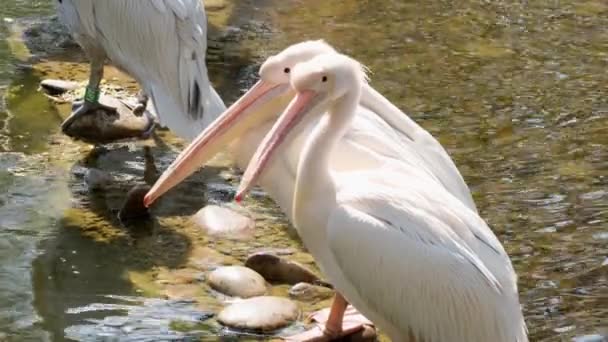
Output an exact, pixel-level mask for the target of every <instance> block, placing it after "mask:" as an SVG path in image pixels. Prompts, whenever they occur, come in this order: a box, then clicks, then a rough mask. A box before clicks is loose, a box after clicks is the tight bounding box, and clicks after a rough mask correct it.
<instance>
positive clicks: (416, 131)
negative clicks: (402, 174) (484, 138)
mask: <svg viewBox="0 0 608 342" xmlns="http://www.w3.org/2000/svg"><path fill="white" fill-rule="evenodd" d="M361 105H362V106H365V107H367V108H369V109H371V110H372V111H374V112H375V113H376V114H377V115H378V116H380V117H381V118H382V119H384V120H385V121H386V122H387V123H388V124H389V125H390V126H391V127H392V128H393V129H394V130H395V131H396V132H397V133H399V135H400V137H401V141H402V142H403V143H405V144H406V145H408V146H411V148H410V149H411V150H413V151H415V152H416V153H417V155H418V156H417V157H418V158H421V159H422V160H423V161H425V164H426V167H427V168H428V169H429V170H430V171H431V172H432V173H433V174H434V175H435V176H436V177H437V178H438V179H439V181H440V182H441V184H442V185H443V186H444V187H445V188H446V189H447V190H448V191H449V192H450V193H452V195H454V196H456V197H457V198H458V199H460V200H461V201H462V202H463V203H464V204H465V205H466V206H467V207H469V208H470V209H471V210H473V211H475V212H477V207H476V206H475V201H473V197H472V196H471V191H470V190H469V187H468V186H467V184H466V183H465V181H464V179H463V178H462V175H461V174H460V172H459V171H458V168H457V167H456V164H454V161H453V160H452V158H450V156H449V155H448V153H447V152H446V150H445V149H444V148H443V146H441V144H440V143H439V141H437V139H435V138H434V137H433V136H432V135H431V134H430V133H429V132H427V131H426V130H425V129H424V128H422V127H420V125H418V124H417V123H416V122H415V121H414V120H412V119H411V118H410V117H409V116H407V115H406V114H405V113H403V112H402V111H401V110H400V109H399V108H397V106H395V105H394V104H392V103H391V102H390V101H389V100H388V99H386V98H385V97H384V96H382V94H380V93H379V92H377V91H376V90H375V89H374V88H372V87H371V86H369V85H365V86H364V92H363V94H362V97H361ZM403 159H407V158H405V156H404V157H403Z"/></svg>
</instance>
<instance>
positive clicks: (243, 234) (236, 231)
mask: <svg viewBox="0 0 608 342" xmlns="http://www.w3.org/2000/svg"><path fill="white" fill-rule="evenodd" d="M192 220H193V221H194V222H195V223H196V224H197V225H198V226H199V227H201V228H202V229H203V230H204V231H205V232H206V233H207V234H208V235H210V236H221V237H229V238H235V239H249V238H252V237H253V235H254V227H255V223H254V221H253V220H252V219H251V218H249V217H247V216H244V215H241V214H239V213H237V212H235V211H233V210H231V209H228V208H223V207H220V206H217V205H208V206H206V207H204V208H203V209H201V210H199V211H198V212H197V213H196V214H195V215H194V216H193V217H192Z"/></svg>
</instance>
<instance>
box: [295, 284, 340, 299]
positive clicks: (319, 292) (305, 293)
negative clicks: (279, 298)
mask: <svg viewBox="0 0 608 342" xmlns="http://www.w3.org/2000/svg"><path fill="white" fill-rule="evenodd" d="M333 295H334V291H333V290H332V289H330V288H327V287H324V286H316V285H312V284H309V283H297V284H295V285H294V286H292V287H291V289H289V296H290V297H291V298H293V299H297V300H301V301H306V302H320V301H323V300H326V299H329V298H331V297H332V296H333Z"/></svg>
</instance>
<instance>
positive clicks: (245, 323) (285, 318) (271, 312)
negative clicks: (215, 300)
mask: <svg viewBox="0 0 608 342" xmlns="http://www.w3.org/2000/svg"><path fill="white" fill-rule="evenodd" d="M299 316H300V310H299V308H298V306H297V305H296V304H295V303H294V302H292V301H291V300H289V299H287V298H281V297H271V296H264V297H254V298H249V299H245V300H243V301H239V302H237V303H234V304H232V305H230V306H228V307H226V308H224V310H222V311H221V312H220V313H219V315H218V317H217V319H218V321H219V322H220V323H221V324H223V325H226V326H228V327H230V328H234V329H242V330H253V331H262V332H268V331H273V330H276V329H280V328H283V327H285V326H287V325H289V324H291V323H292V322H294V321H295V320H296V319H298V317H299Z"/></svg>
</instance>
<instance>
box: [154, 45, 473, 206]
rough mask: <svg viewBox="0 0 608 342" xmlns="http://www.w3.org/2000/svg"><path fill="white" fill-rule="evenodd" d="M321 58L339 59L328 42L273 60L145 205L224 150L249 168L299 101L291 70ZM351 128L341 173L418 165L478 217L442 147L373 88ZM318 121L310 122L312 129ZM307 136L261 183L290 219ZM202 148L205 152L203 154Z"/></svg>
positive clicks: (338, 159)
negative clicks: (292, 102) (295, 99)
mask: <svg viewBox="0 0 608 342" xmlns="http://www.w3.org/2000/svg"><path fill="white" fill-rule="evenodd" d="M323 53H335V50H334V49H333V48H332V47H331V46H329V45H328V44H327V43H325V42H323V41H321V40H317V41H306V42H303V43H299V44H295V45H292V46H290V47H288V48H287V49H285V50H283V51H282V52H281V53H279V54H277V55H275V56H271V57H269V58H268V59H267V60H266V62H265V63H264V64H263V65H262V66H261V68H260V78H261V79H260V81H259V82H258V83H257V84H256V85H255V86H254V87H253V88H252V89H250V90H249V91H248V92H247V93H246V94H245V95H243V97H241V99H239V100H238V101H237V102H235V103H234V104H233V105H232V106H231V107H230V108H228V110H226V112H224V114H222V116H221V117H219V118H218V119H217V120H218V121H216V124H214V125H213V127H208V129H206V130H205V132H203V133H202V134H201V135H199V136H198V137H197V138H196V139H195V141H194V142H193V143H192V144H191V145H190V146H188V147H187V148H186V149H185V150H184V151H183V152H182V153H181V154H180V156H179V157H178V158H177V159H176V160H175V161H174V163H173V164H172V165H171V166H170V167H169V169H167V170H166V171H165V173H164V174H163V176H162V177H161V179H159V181H157V182H156V184H155V186H154V187H153V189H152V190H151V191H150V192H149V193H148V196H146V205H150V204H151V203H152V202H154V201H155V200H156V199H157V198H158V197H160V196H161V195H162V194H164V193H165V192H166V191H168V190H169V189H171V188H172V187H173V186H175V185H176V184H178V183H179V182H181V181H182V180H184V179H185V178H186V177H188V176H189V175H190V174H192V173H193V172H194V171H196V170H197V168H198V167H199V166H201V165H203V164H204V163H205V162H206V161H207V160H208V159H209V158H211V157H212V156H213V155H215V153H216V152H217V151H218V150H220V149H221V148H223V147H224V146H225V145H228V144H230V143H231V142H233V144H232V145H231V152H232V154H233V155H234V156H235V159H236V162H237V165H238V166H239V167H240V168H241V169H244V168H245V167H246V166H247V164H248V163H249V160H250V159H251V156H252V154H253V153H254V151H255V148H256V147H257V146H258V145H259V142H260V141H261V139H262V137H263V136H264V135H265V134H266V133H267V132H268V129H269V128H270V127H271V126H272V124H273V123H274V121H275V120H276V117H277V115H278V114H279V113H281V111H282V110H283V109H284V108H285V105H286V104H287V103H288V101H289V100H290V99H291V97H293V91H291V88H290V87H289V77H290V70H292V69H293V68H294V66H295V65H297V64H298V63H301V62H305V61H307V60H309V59H311V58H313V57H315V56H317V55H320V54H323ZM357 113H358V114H357V116H356V118H355V121H354V123H353V125H352V126H351V129H350V130H349V131H348V132H347V133H346V135H345V136H344V139H342V140H341V141H340V143H339V144H338V146H337V147H336V151H335V152H334V154H333V155H332V161H331V166H332V169H334V170H337V171H342V170H352V169H358V168H366V167H371V166H374V165H378V163H382V162H384V161H386V160H387V159H393V160H395V161H402V162H406V163H408V164H412V163H413V164H416V165H418V167H419V168H420V169H421V170H425V171H426V173H427V174H428V176H429V177H431V178H433V179H435V180H436V181H437V182H438V183H440V184H441V185H442V186H444V187H445V188H446V189H448V191H450V192H451V193H452V194H454V196H456V197H457V198H459V199H460V200H461V201H462V202H463V203H465V205H466V206H468V207H469V208H471V209H472V210H474V211H477V208H476V207H475V203H474V202H473V199H472V196H471V193H470V191H469V188H468V187H467V185H466V183H465V182H464V180H463V178H462V176H461V175H460V173H459V172H458V169H457V168H456V166H455V165H454V162H453V161H452V159H451V158H450V157H449V155H448V154H447V153H446V151H445V150H444V149H443V147H442V146H441V144H440V143H439V142H438V141H437V140H436V139H435V138H433V136H431V134H429V133H428V132H427V131H426V130H424V129H423V128H422V127H420V126H419V125H418V124H416V123H415V122H414V121H413V120H411V119H410V118H409V117H408V116H407V115H405V114H404V113H403V112H402V111H401V110H399V109H398V108H397V107H395V106H394V105H393V104H391V103H390V101H388V100H387V99H386V98H384V97H383V96H382V95H381V94H379V93H378V92H377V91H375V90H374V89H373V88H372V87H370V86H369V85H367V84H366V85H364V87H363V94H362V98H361V102H360V106H359V107H358V109H357ZM313 126H314V123H310V125H309V128H310V129H312V127H313ZM305 137H306V134H303V135H301V137H300V138H299V139H296V140H297V141H298V142H299V143H295V144H292V146H291V147H290V149H289V152H288V153H286V154H284V155H282V158H283V159H282V160H281V162H277V163H274V165H273V166H272V167H271V168H270V169H269V170H267V171H266V172H265V176H264V177H263V178H262V179H261V180H260V184H261V185H262V187H263V188H264V190H266V191H267V192H268V193H269V194H270V196H271V197H272V198H273V199H274V200H275V201H276V202H277V203H278V204H279V206H280V207H281V208H282V210H283V212H284V213H286V215H287V216H288V217H290V216H291V207H292V204H291V201H292V199H293V187H294V181H295V173H296V169H297V163H298V160H299V155H300V150H301V147H302V143H303V142H304V139H305ZM203 147H204V149H203Z"/></svg>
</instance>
